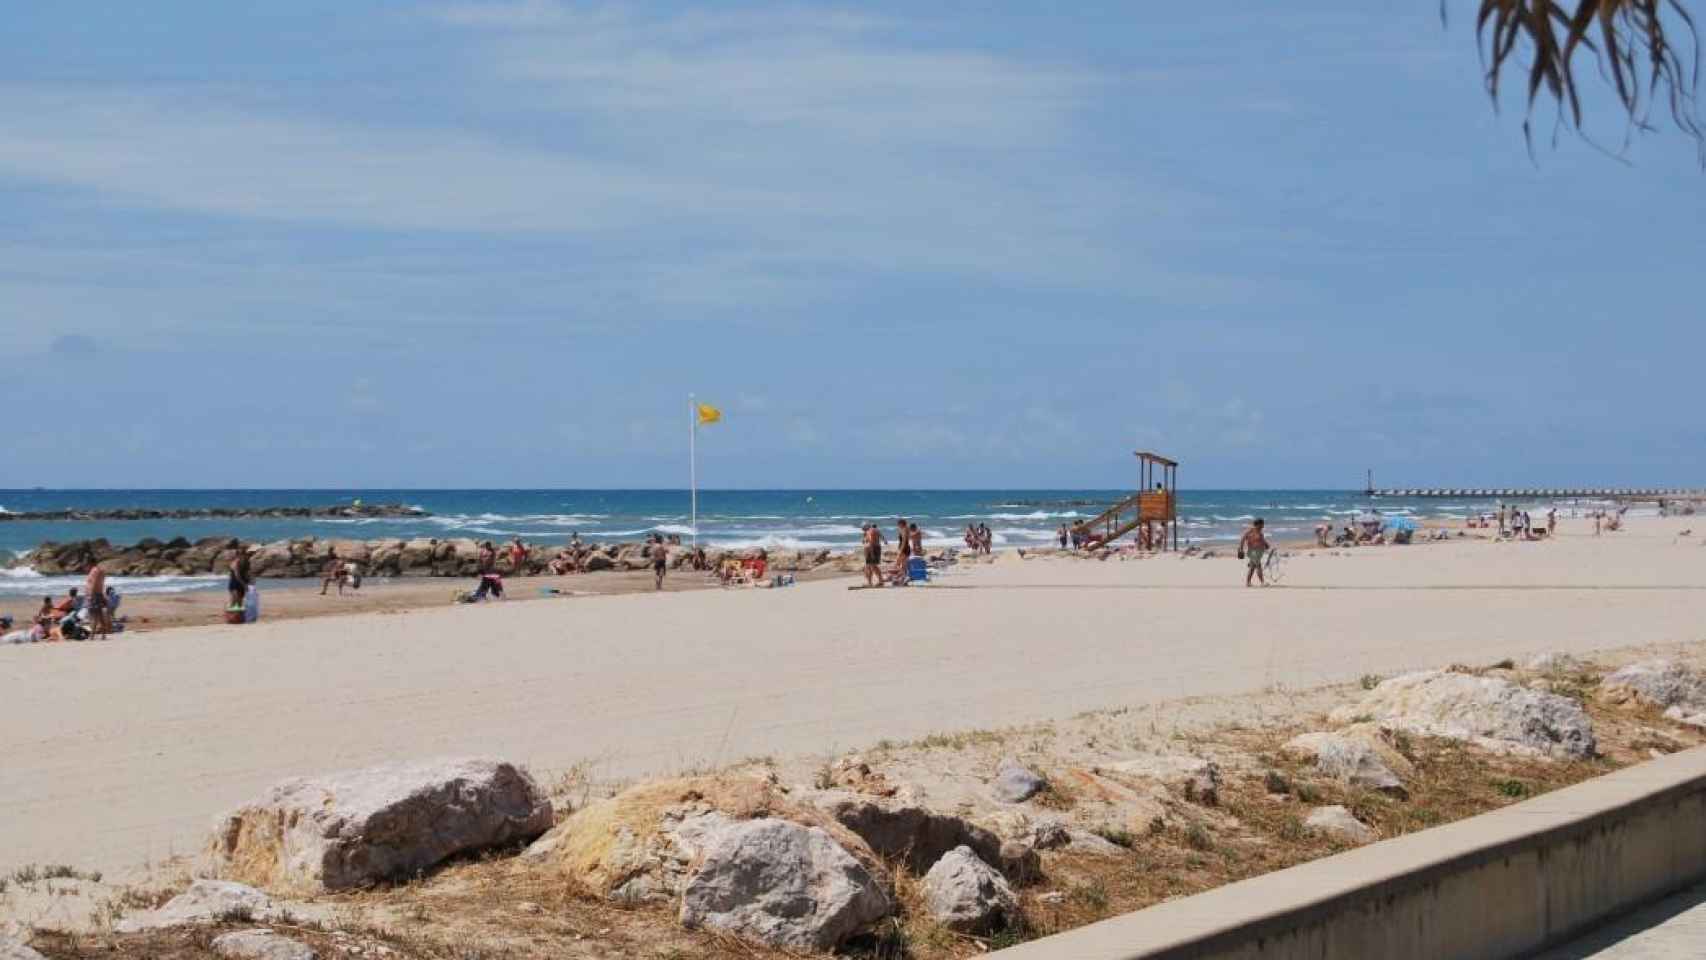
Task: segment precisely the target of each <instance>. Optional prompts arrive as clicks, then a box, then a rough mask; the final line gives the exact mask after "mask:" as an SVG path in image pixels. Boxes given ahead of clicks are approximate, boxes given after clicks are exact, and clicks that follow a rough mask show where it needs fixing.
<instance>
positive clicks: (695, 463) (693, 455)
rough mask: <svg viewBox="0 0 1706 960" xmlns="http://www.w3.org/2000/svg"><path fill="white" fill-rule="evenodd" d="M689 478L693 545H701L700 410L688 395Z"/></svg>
mask: <svg viewBox="0 0 1706 960" xmlns="http://www.w3.org/2000/svg"><path fill="white" fill-rule="evenodd" d="M687 480H688V484H689V489H690V491H691V493H690V494H689V496H690V497H691V498H692V502H693V545H694V546H695V547H697V546H698V545H699V411H698V409H696V407H695V405H694V403H693V394H691V393H690V394H688V395H687Z"/></svg>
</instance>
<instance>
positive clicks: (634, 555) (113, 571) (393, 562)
mask: <svg viewBox="0 0 1706 960" xmlns="http://www.w3.org/2000/svg"><path fill="white" fill-rule="evenodd" d="M564 549H566V548H564V547H562V546H557V545H539V544H534V545H531V546H529V547H528V548H527V556H526V558H525V559H524V560H523V561H522V564H521V573H523V574H525V575H529V576H536V575H539V574H544V573H547V572H549V569H550V563H551V560H552V559H553V558H554V557H556V556H557V553H558V552H559V551H560V550H564ZM238 550H244V551H247V552H248V554H249V565H250V570H251V572H252V573H253V574H254V575H255V576H257V577H268V578H273V577H285V578H296V579H303V578H311V577H315V576H318V575H319V573H320V571H321V570H323V569H324V568H325V566H326V564H327V563H328V562H329V561H330V560H331V559H332V558H333V557H334V556H336V557H338V558H340V559H343V560H347V561H354V562H356V563H359V564H361V565H362V571H363V573H364V574H366V575H368V576H380V577H468V576H473V575H474V573H475V572H476V570H477V569H478V563H479V560H478V554H479V550H480V542H479V541H477V540H470V539H466V538H456V539H445V540H440V539H428V538H424V537H423V538H417V539H413V540H396V539H389V540H332V539H318V538H305V539H300V540H274V541H271V542H268V543H255V542H248V541H243V540H238V539H236V538H234V537H204V538H202V539H200V540H196V541H194V542H191V541H189V540H186V539H184V538H182V537H179V538H177V539H174V540H156V539H152V538H149V539H144V540H141V541H138V542H137V543H134V544H131V545H129V546H116V545H114V544H112V543H109V542H107V541H106V540H105V539H98V540H77V541H73V542H70V543H44V544H42V545H41V546H39V547H37V548H36V549H35V550H34V551H32V552H30V553H28V554H26V555H25V556H24V557H23V562H24V563H26V564H28V565H29V566H31V567H34V568H35V570H36V572H38V573H41V574H44V575H47V576H54V575H63V574H80V573H82V572H83V571H85V570H87V569H88V568H89V564H91V563H96V562H98V563H100V564H101V566H102V568H103V569H105V570H106V571H107V573H108V574H110V575H113V576H121V577H142V576H196V575H207V574H223V573H225V572H226V570H228V569H229V568H230V565H231V561H232V559H234V558H235V556H236V553H237V551H238ZM651 550H652V548H651V546H650V545H649V544H644V543H606V544H587V545H584V546H583V547H581V551H582V557H581V561H580V563H581V567H582V568H583V569H584V570H585V571H586V572H588V573H596V572H600V571H604V570H649V569H651ZM501 552H502V554H503V556H502V557H501V558H500V562H499V565H498V566H499V569H500V570H501V571H503V572H504V573H506V574H510V573H513V571H512V569H511V566H510V558H509V552H508V549H507V547H506V548H505V549H503V550H502V551H501ZM757 552H758V551H756V550H739V551H732V550H708V551H706V561H707V562H708V564H709V565H710V566H711V567H712V568H713V569H714V568H715V567H716V566H718V565H719V564H721V563H722V561H723V560H724V559H725V558H726V557H736V558H740V559H745V558H747V557H749V556H752V555H755V554H756V553H757ZM766 558H767V560H768V562H769V569H771V570H777V571H790V572H797V571H803V570H812V569H815V568H817V567H820V566H823V565H825V564H830V563H850V562H851V555H850V554H836V553H834V552H832V551H830V550H827V549H811V550H774V551H768V552H766ZM669 562H670V565H671V566H673V567H675V568H678V569H679V568H681V567H684V566H686V565H688V564H689V563H691V562H692V556H691V551H690V550H688V549H687V548H684V547H681V546H671V547H670V548H669Z"/></svg>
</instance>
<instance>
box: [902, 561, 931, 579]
mask: <svg viewBox="0 0 1706 960" xmlns="http://www.w3.org/2000/svg"><path fill="white" fill-rule="evenodd" d="M906 579H907V582H909V583H929V582H930V565H929V564H928V563H925V562H924V558H923V557H913V558H911V559H909V560H907V561H906Z"/></svg>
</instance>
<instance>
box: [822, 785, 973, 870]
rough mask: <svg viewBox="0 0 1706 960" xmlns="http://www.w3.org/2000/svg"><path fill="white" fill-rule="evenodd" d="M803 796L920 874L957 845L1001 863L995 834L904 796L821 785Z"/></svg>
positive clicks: (881, 852) (881, 853)
mask: <svg viewBox="0 0 1706 960" xmlns="http://www.w3.org/2000/svg"><path fill="white" fill-rule="evenodd" d="M803 799H804V800H805V801H806V802H808V803H810V804H811V805H813V806H815V807H817V808H818V809H820V810H822V811H824V812H825V813H828V814H829V815H830V816H831V817H834V818H835V821H836V822H837V823H839V824H841V825H842V826H844V827H846V828H847V829H849V830H851V831H853V832H854V833H856V834H858V835H859V837H860V839H862V840H864V841H865V842H866V843H867V844H870V847H871V849H872V850H874V851H875V852H876V853H877V855H878V856H880V857H883V858H885V859H889V860H903V861H904V862H905V863H906V865H907V867H908V868H909V869H911V870H912V871H913V872H914V873H923V872H924V871H926V870H928V869H930V866H931V864H934V863H935V862H936V861H937V860H940V859H941V858H942V855H943V854H945V853H947V852H948V851H949V850H952V849H954V848H955V847H962V846H963V847H969V848H971V850H972V851H973V852H974V853H976V854H977V856H978V857H979V858H981V859H982V860H983V862H985V863H987V864H990V865H991V866H1001V865H1002V857H1001V850H1002V842H1001V838H1000V837H998V836H996V835H995V834H994V833H991V832H990V831H988V830H985V829H984V828H982V827H980V826H978V825H976V824H974V823H972V822H970V821H968V820H965V819H963V818H960V817H956V816H953V815H952V814H946V813H937V812H936V811H934V810H931V809H930V808H929V807H926V806H924V804H923V803H921V802H918V801H916V800H913V799H910V798H909V797H905V796H903V797H898V798H883V797H872V796H864V795H860V794H855V793H849V792H847V791H844V790H824V791H818V792H815V793H810V794H807V795H806V796H805V797H804V798H803Z"/></svg>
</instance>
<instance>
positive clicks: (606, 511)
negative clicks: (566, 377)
mask: <svg viewBox="0 0 1706 960" xmlns="http://www.w3.org/2000/svg"><path fill="white" fill-rule="evenodd" d="M1129 495H1130V491H1127V490H701V491H699V515H698V537H699V540H700V542H701V543H704V544H706V545H707V546H710V547H713V548H716V547H725V548H750V547H766V548H769V549H787V550H800V549H811V548H818V547H829V548H832V549H850V548H852V547H853V546H854V545H856V544H857V542H858V538H859V529H860V524H862V523H864V522H866V521H874V522H877V523H882V524H884V525H885V526H892V524H893V522H894V520H895V518H897V517H905V518H907V519H909V520H912V521H914V522H916V523H918V524H919V525H920V526H922V527H923V528H924V531H925V542H926V544H927V545H932V546H958V545H961V544H962V543H963V535H964V532H965V528H966V526H967V525H968V524H987V525H988V526H989V528H990V531H991V532H992V533H993V535H994V542H995V547H996V549H998V550H999V549H1010V548H1014V547H1027V546H1040V545H1047V544H1050V543H1052V542H1053V541H1054V538H1055V532H1056V530H1057V529H1058V528H1059V527H1060V525H1061V524H1063V523H1066V524H1070V523H1071V522H1072V521H1074V520H1078V519H1084V518H1089V517H1094V516H1095V515H1096V514H1097V513H1099V512H1100V511H1101V510H1102V509H1103V508H1105V507H1106V506H1109V505H1111V504H1113V503H1115V502H1117V501H1118V500H1120V499H1123V498H1124V497H1126V496H1129ZM357 499H359V500H361V501H362V502H363V503H367V504H379V503H402V504H408V505H410V506H415V507H419V508H421V509H422V510H425V511H427V512H428V513H429V514H431V515H430V516H425V517H402V518H364V519H332V518H312V519H310V518H300V519H253V520H247V519H244V520H233V519H218V520H199V519H198V520H131V521H57V522H38V521H3V522H0V553H4V554H11V555H13V559H8V558H7V557H6V556H4V555H0V597H4V596H38V597H39V596H42V595H44V594H46V593H52V592H55V591H56V590H57V591H62V590H63V588H64V587H65V586H68V585H70V584H71V583H73V582H75V581H74V580H72V579H70V578H62V577H51V578H48V577H42V576H40V575H39V574H37V573H36V572H35V571H33V570H31V569H30V568H29V567H27V566H24V565H21V564H19V563H18V562H17V561H16V559H15V558H16V557H17V556H21V555H22V554H24V553H26V552H28V551H30V550H32V549H34V548H35V547H36V546H37V545H39V544H41V543H42V542H44V541H58V542H65V541H69V540H88V539H95V538H99V537H104V538H106V539H107V540H109V541H111V542H112V543H114V544H130V543H134V542H136V541H138V540H141V539H143V538H145V537H154V538H157V539H160V540H169V539H171V538H173V537H185V538H188V539H190V540H196V539H198V538H201V537H211V536H232V537H239V538H242V539H244V540H252V541H269V540H282V539H295V538H302V537H321V538H325V537H335V538H340V539H359V540H371V539H382V538H393V537H394V538H412V537H438V538H450V537H472V538H475V539H493V540H496V539H500V538H501V539H508V538H510V537H515V536H519V537H521V538H523V539H524V540H526V541H528V542H529V543H543V544H547V545H549V544H556V543H562V542H566V541H567V540H568V539H569V537H570V536H572V535H574V534H577V533H578V534H579V535H580V537H581V539H583V540H588V541H593V542H601V541H632V540H639V539H641V538H643V537H645V536H646V535H647V534H651V533H661V534H664V535H669V534H678V535H680V536H681V537H682V538H683V539H684V540H691V539H692V537H693V534H694V529H693V526H692V516H691V513H690V501H689V495H688V492H687V491H686V490H0V512H10V513H33V512H40V511H50V510H64V509H80V510H115V509H122V508H127V507H139V508H157V509H197V508H213V507H227V508H244V507H248V508H262V507H289V506H298V507H324V506H331V505H334V504H347V503H350V502H352V501H354V500H357ZM1371 508H1374V509H1379V510H1380V511H1382V512H1384V513H1388V514H1401V515H1408V516H1416V517H1422V516H1428V517H1463V516H1467V515H1468V514H1470V513H1474V512H1483V511H1488V510H1492V509H1496V506H1495V505H1494V504H1493V503H1492V502H1491V501H1475V500H1468V499H1459V500H1438V499H1433V500H1422V499H1414V500H1411V499H1392V498H1386V499H1378V500H1371V499H1370V498H1369V497H1368V496H1366V495H1365V494H1363V493H1362V492H1361V491H1346V490H1184V491H1180V493H1179V512H1180V529H1179V536H1180V540H1181V544H1184V543H1186V542H1189V543H1193V544H1202V545H1207V544H1213V543H1218V542H1226V541H1231V540H1236V539H1237V537H1238V535H1239V533H1240V531H1241V530H1242V529H1243V527H1244V525H1245V524H1246V523H1248V522H1249V521H1250V520H1251V519H1252V518H1254V517H1258V516H1260V517H1263V518H1265V519H1266V521H1267V526H1268V529H1269V531H1270V532H1271V533H1273V534H1275V535H1277V536H1278V537H1279V538H1281V539H1285V538H1288V537H1291V538H1297V537H1308V536H1310V535H1311V531H1312V530H1313V529H1314V526H1315V524H1317V523H1319V522H1321V521H1322V520H1324V519H1329V520H1339V521H1343V520H1344V519H1345V518H1348V517H1352V516H1355V515H1357V514H1359V513H1362V512H1364V511H1366V510H1369V509H1371ZM61 581H64V582H63V583H62V582H61ZM222 582H223V580H222V578H219V577H146V578H120V579H119V581H118V583H119V586H120V588H121V589H123V590H125V591H128V592H130V593H174V592H183V591H189V590H203V589H215V588H217V587H218V586H219V584H221V583H222Z"/></svg>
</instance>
